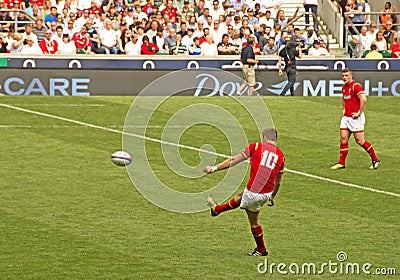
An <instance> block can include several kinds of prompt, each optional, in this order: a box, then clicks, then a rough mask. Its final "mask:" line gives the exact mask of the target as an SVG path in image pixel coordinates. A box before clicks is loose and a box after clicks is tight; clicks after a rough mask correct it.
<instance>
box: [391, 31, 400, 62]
mask: <svg viewBox="0 0 400 280" xmlns="http://www.w3.org/2000/svg"><path fill="white" fill-rule="evenodd" d="M392 58H400V38H399V35H398V33H395V34H394V35H393V38H392Z"/></svg>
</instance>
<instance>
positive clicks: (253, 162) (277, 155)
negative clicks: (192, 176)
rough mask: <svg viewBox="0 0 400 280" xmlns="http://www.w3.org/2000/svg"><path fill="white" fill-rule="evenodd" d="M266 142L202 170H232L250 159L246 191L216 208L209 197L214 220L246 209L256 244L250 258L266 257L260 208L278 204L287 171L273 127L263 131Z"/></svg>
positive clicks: (215, 204)
mask: <svg viewBox="0 0 400 280" xmlns="http://www.w3.org/2000/svg"><path fill="white" fill-rule="evenodd" d="M262 137H263V142H255V143H252V144H250V145H249V146H248V147H246V148H245V149H244V150H243V151H242V152H241V153H240V154H238V155H236V156H233V157H231V158H228V159H226V160H225V161H223V162H221V163H219V164H217V165H215V166H209V165H208V166H206V167H204V168H203V171H204V172H206V173H214V172H216V171H218V170H222V169H226V168H230V167H232V166H235V165H236V164H238V163H239V162H242V161H244V160H246V159H248V158H250V166H251V169H250V179H249V181H248V183H247V186H246V189H245V190H244V191H242V192H240V193H239V194H238V195H237V196H235V197H234V198H232V199H231V200H229V201H228V202H226V203H224V204H221V205H217V203H216V202H215V201H214V200H213V199H212V198H211V197H208V199H207V202H208V205H209V206H210V208H211V209H210V210H211V216H213V217H215V216H217V215H219V214H221V213H222V212H225V211H228V210H231V209H235V208H238V207H239V206H240V208H242V209H245V210H246V213H247V217H248V219H249V222H250V227H251V232H252V233H253V237H254V240H255V241H256V244H257V248H256V249H255V250H254V251H253V252H252V253H249V254H248V255H249V256H267V255H268V252H267V250H266V248H265V244H264V237H263V230H262V227H261V225H260V223H259V221H258V217H259V214H260V210H261V207H262V206H263V205H264V204H265V203H267V202H268V201H270V204H268V206H274V205H275V201H274V199H275V196H276V194H277V193H278V191H279V186H280V184H281V180H282V175H283V172H284V163H285V157H284V155H283V153H282V151H281V150H280V149H279V148H278V147H276V142H277V139H278V133H277V132H276V130H275V129H274V128H266V129H264V130H263V131H262Z"/></svg>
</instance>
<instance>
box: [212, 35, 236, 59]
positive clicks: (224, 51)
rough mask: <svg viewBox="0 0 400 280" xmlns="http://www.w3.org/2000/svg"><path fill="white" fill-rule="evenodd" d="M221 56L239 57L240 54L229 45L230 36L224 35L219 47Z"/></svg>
mask: <svg viewBox="0 0 400 280" xmlns="http://www.w3.org/2000/svg"><path fill="white" fill-rule="evenodd" d="M217 49H218V54H219V55H238V54H239V52H237V51H236V49H235V47H234V46H232V44H231V43H229V35H228V34H224V35H222V41H221V42H220V43H219V44H218V46H217Z"/></svg>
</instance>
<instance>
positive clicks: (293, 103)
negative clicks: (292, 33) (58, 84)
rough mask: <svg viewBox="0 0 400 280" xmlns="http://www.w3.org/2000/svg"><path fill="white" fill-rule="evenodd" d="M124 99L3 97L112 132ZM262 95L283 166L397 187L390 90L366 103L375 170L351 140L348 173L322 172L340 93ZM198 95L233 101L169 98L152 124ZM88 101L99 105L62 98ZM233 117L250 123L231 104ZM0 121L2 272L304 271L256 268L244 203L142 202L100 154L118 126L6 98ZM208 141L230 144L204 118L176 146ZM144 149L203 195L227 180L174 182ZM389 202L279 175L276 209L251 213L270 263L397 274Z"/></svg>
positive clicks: (190, 274) (33, 275) (169, 275)
mask: <svg viewBox="0 0 400 280" xmlns="http://www.w3.org/2000/svg"><path fill="white" fill-rule="evenodd" d="M132 100H133V98H126V97H125V98H124V97H96V98H94V97H91V98H58V97H56V98H54V97H53V98H43V97H27V98H15V97H1V99H0V101H1V103H3V104H10V105H13V104H18V105H17V106H19V107H23V108H27V109H30V110H35V111H40V112H44V113H48V114H54V115H57V116H62V117H65V118H71V119H74V120H79V121H83V122H87V123H91V124H96V125H100V126H104V127H113V128H116V129H119V130H122V126H123V123H124V120H125V115H126V112H127V111H128V109H129V106H130V104H131V101H132ZM199 100H201V101H199ZM264 101H265V102H266V104H267V105H268V108H269V110H270V112H271V114H272V117H273V119H274V122H275V125H276V127H277V129H278V131H279V137H280V139H279V146H280V147H281V148H282V150H283V151H284V152H285V155H286V159H287V165H286V167H287V168H290V169H293V170H298V171H303V172H307V173H312V174H315V175H319V176H323V177H327V178H332V179H336V180H340V181H344V182H348V183H354V184H358V185H362V186H366V187H370V188H374V189H379V190H384V191H389V192H395V193H400V191H399V188H398V182H399V181H400V174H399V172H398V166H399V164H398V163H399V160H398V155H399V153H400V148H399V146H398V145H397V144H396V140H395V139H399V138H400V124H398V122H396V119H397V118H398V108H399V105H400V99H398V98H390V97H388V98H373V97H370V98H369V102H368V105H367V127H366V138H367V139H368V140H370V142H371V143H372V144H373V145H374V147H375V150H376V152H377V154H378V156H379V157H380V158H381V160H382V166H381V167H380V169H379V170H373V171H371V170H368V166H369V164H370V159H369V156H368V155H367V154H366V153H365V151H364V150H362V148H360V147H358V146H357V145H356V144H355V142H354V141H353V140H351V142H350V152H349V156H348V161H347V168H346V169H345V170H338V171H331V170H329V166H330V165H332V164H333V163H335V162H336V160H337V158H338V152H339V151H338V149H339V139H338V137H339V129H338V126H339V120H340V114H341V111H342V109H341V100H340V98H311V97H307V98H301V97H300V98H274V97H271V98H265V99H264ZM195 102H209V103H213V104H215V105H219V106H229V104H230V102H231V101H230V99H229V98H197V99H196V98H172V99H171V100H170V101H169V102H168V103H167V104H165V106H163V107H162V108H161V109H160V111H159V112H158V114H159V115H158V116H157V114H155V116H154V118H153V119H152V122H151V123H152V124H154V125H157V124H159V125H162V124H163V123H165V121H166V119H165V118H166V117H167V116H169V115H171V114H173V112H174V111H175V110H176V108H177V107H179V106H182V104H184V105H185V104H191V103H195ZM93 103H96V104H101V105H104V106H93V107H90V106H89V107H74V106H65V105H66V104H83V105H84V104H93ZM44 105H46V106H44ZM48 105H54V106H48ZM237 116H238V119H240V120H241V121H245V120H246V116H245V115H242V114H241V112H237ZM0 125H1V126H0V130H1V133H0V140H1V142H2V144H3V145H2V147H3V148H2V157H1V160H2V168H1V170H0V178H1V179H0V194H1V195H0V244H1V246H0V279H64V278H69V279H121V278H126V279H236V278H238V279H239V278H240V279H259V278H260V279H263V278H267V277H269V278H270V279H278V278H283V279H286V278H293V279H310V278H313V277H311V276H310V275H287V276H282V275H279V274H278V273H277V272H276V269H275V271H274V274H273V275H272V276H271V275H269V272H268V273H267V275H260V274H258V272H257V264H259V263H260V262H261V261H263V260H264V258H251V257H247V256H246V253H247V252H250V251H251V250H252V249H253V248H254V240H253V238H252V236H251V232H250V229H249V226H248V223H247V220H246V216H245V213H244V211H242V210H234V211H231V212H229V213H224V214H222V215H221V216H218V217H217V218H211V217H210V215H209V213H208V212H202V213H197V214H179V213H172V212H168V211H166V210H163V209H160V208H158V207H157V206H155V205H153V204H151V203H150V202H148V201H147V200H145V199H144V198H143V197H142V196H141V195H140V194H139V193H138V191H137V190H136V189H135V188H134V186H133V185H132V183H131V182H130V180H129V177H128V175H127V173H126V171H125V169H124V168H118V167H117V166H114V165H113V164H112V162H111V160H110V155H111V153H112V152H114V151H116V150H119V149H121V135H120V134H116V133H112V132H107V131H103V130H98V129H94V128H89V127H84V126H79V125H76V124H72V123H67V122H63V121H60V120H55V119H51V118H47V117H43V116H37V115H33V114H29V113H24V112H19V111H16V110H12V109H8V108H4V107H0ZM7 125H12V126H14V127H8V126H7ZM26 125H29V126H31V127H25V126H26ZM161 132H162V129H160V128H153V129H149V130H148V135H147V136H150V137H155V138H159V136H160V135H161ZM201 132H203V133H201ZM204 132H206V133H204ZM246 134H247V135H248V136H249V139H251V141H257V140H259V134H258V131H256V130H255V129H253V128H252V127H251V126H250V125H249V127H246ZM199 135H201V136H199ZM208 143H210V144H212V145H213V146H214V148H215V149H216V151H217V152H219V153H223V154H228V153H229V147H227V146H228V142H227V140H226V138H225V137H224V135H223V133H220V132H218V130H216V129H213V128H210V127H207V126H204V125H198V126H195V127H193V128H191V129H189V130H188V131H187V132H186V133H184V134H183V136H182V138H181V144H185V145H190V146H194V147H201V146H202V145H204V144H208ZM147 144H148V147H149V148H152V149H148V152H149V158H150V160H151V163H152V167H153V168H154V169H155V170H156V171H155V172H156V174H157V175H158V176H159V177H160V179H161V180H162V181H163V182H165V183H166V184H168V185H171V186H172V187H173V188H175V189H177V190H182V191H186V192H191V191H194V192H196V191H201V190H205V189H208V188H209V187H211V186H212V185H213V184H215V183H216V182H218V180H220V179H221V178H223V176H224V172H220V173H217V174H214V175H212V176H206V177H203V178H200V179H191V180H189V179H185V178H181V177H180V176H178V175H176V174H174V173H173V172H171V170H169V169H168V168H167V167H166V165H165V163H164V162H163V161H161V160H160V158H161V156H160V145H159V144H156V143H152V142H147V143H146V145H147ZM236 152H239V151H236ZM180 153H181V156H182V158H183V160H184V161H185V162H186V163H187V164H189V165H194V166H195V165H197V164H198V163H199V155H198V152H195V151H189V150H185V149H180ZM133 157H135V155H134V154H133ZM219 160H222V158H219ZM244 185H245V182H244V183H243V184H242V186H241V187H239V189H240V190H241V189H242V188H243V187H244ZM149 187H151V186H149ZM399 199H400V198H399V197H393V196H390V195H384V194H377V193H373V192H370V191H366V190H360V189H355V188H350V187H346V186H341V185H338V184H333V183H329V182H324V181H318V180H316V179H311V178H306V177H303V176H299V175H296V174H292V173H289V172H286V174H285V175H284V179H283V183H282V187H281V191H280V193H279V195H278V197H277V199H276V203H277V205H276V206H274V207H273V208H269V207H264V209H263V210H262V212H261V223H262V225H263V228H264V232H265V239H266V244H267V247H268V250H269V252H270V256H269V257H268V261H269V263H272V262H274V263H286V264H288V265H289V264H290V263H292V262H296V263H298V264H299V265H301V264H302V263H305V262H315V263H316V264H317V267H318V265H320V264H321V263H323V262H328V261H329V260H332V261H333V262H337V260H336V254H337V253H338V252H339V251H345V252H346V253H347V255H348V257H349V259H348V261H347V262H357V263H360V264H361V265H362V264H363V263H366V262H368V263H371V264H373V269H371V271H374V268H376V267H394V268H396V269H397V274H399V273H400V271H399V269H400V266H399V258H398V256H399V255H400V249H399V246H398V244H399V241H400V240H399V239H400V238H399V234H398V232H399V229H400V228H399V223H398V220H399ZM345 263H346V262H345ZM286 271H288V270H287V269H286ZM289 274H290V273H289ZM396 277H398V276H394V277H393V276H392V277H388V278H389V279H395V278H396ZM318 278H329V279H330V278H335V279H344V278H346V279H366V275H364V274H361V275H359V276H349V275H343V274H342V275H341V274H336V275H332V274H329V272H328V270H327V269H325V273H324V275H322V276H318ZM383 278H385V277H382V276H377V275H370V276H369V277H368V279H383Z"/></svg>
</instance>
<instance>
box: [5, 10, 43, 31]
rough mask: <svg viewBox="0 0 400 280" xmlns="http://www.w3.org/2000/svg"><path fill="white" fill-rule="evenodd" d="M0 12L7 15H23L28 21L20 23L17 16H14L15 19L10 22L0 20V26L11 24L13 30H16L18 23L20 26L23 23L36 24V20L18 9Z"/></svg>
mask: <svg viewBox="0 0 400 280" xmlns="http://www.w3.org/2000/svg"><path fill="white" fill-rule="evenodd" d="M1 11H2V12H7V13H16V14H18V13H23V14H25V15H26V18H27V19H28V21H20V20H18V16H17V15H15V19H14V20H11V21H9V20H8V21H7V20H1V21H0V23H1V24H5V23H6V24H7V23H13V25H14V30H17V28H18V24H19V23H20V24H24V23H25V24H26V23H35V22H36V18H34V17H32V16H31V15H30V14H28V13H27V12H26V11H25V10H21V9H18V10H15V9H1Z"/></svg>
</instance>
